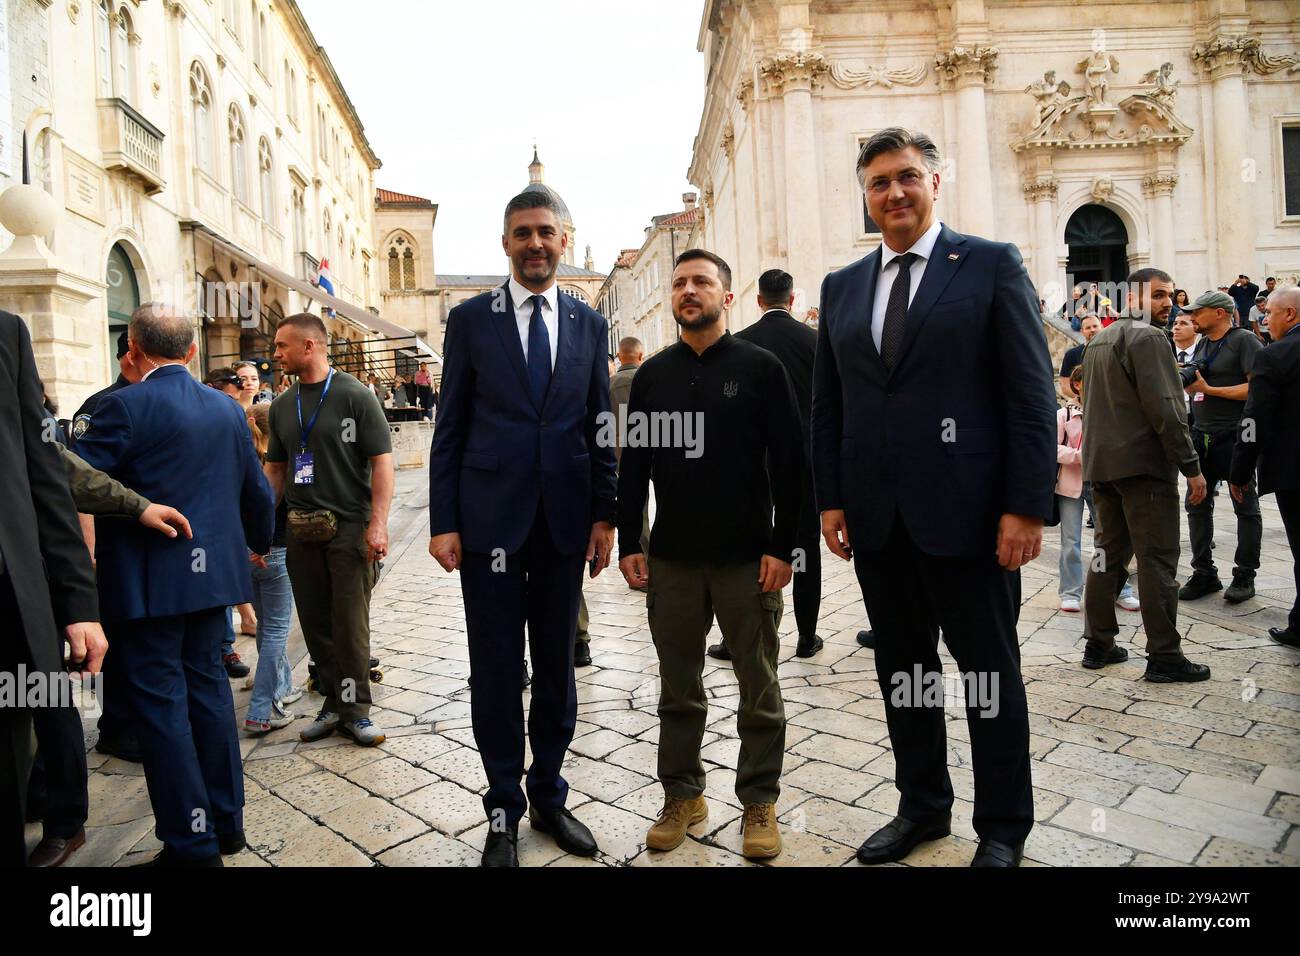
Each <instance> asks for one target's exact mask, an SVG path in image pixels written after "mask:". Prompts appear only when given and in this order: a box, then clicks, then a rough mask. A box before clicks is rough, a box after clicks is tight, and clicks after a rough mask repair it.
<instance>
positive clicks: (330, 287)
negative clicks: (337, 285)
mask: <svg viewBox="0 0 1300 956" xmlns="http://www.w3.org/2000/svg"><path fill="white" fill-rule="evenodd" d="M316 285H318V286H319V287H320V288H322V289H324V290H325V291H326V292H328V293H329V294H330V295H333V294H334V283H333V282H332V281H331V280H330V261H329V260H328V259H322V260H321V261H320V268H319V269H318V270H317V271H316Z"/></svg>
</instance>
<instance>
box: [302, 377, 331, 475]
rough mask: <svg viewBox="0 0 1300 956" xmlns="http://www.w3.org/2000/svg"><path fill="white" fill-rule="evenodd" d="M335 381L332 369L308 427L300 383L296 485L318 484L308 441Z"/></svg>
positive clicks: (314, 462)
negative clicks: (303, 413)
mask: <svg viewBox="0 0 1300 956" xmlns="http://www.w3.org/2000/svg"><path fill="white" fill-rule="evenodd" d="M333 381H334V369H330V373H329V375H327V376H326V378H325V387H324V388H323V389H322V390H321V393H320V401H319V402H317V403H316V410H315V411H314V412H312V413H311V419H310V420H309V421H308V422H307V424H306V425H304V424H303V423H302V385H301V383H299V385H298V390H297V392H296V393H295V395H294V397H295V399H296V401H297V403H298V435H299V438H298V454H296V455H294V456H293V483H294V484H295V485H313V484H315V483H316V461H315V457H314V456H313V455H312V453H311V452H309V451H308V450H307V439H308V438H309V437H310V436H311V430H312V429H313V428H314V427H315V426H316V417H317V416H318V415H320V410H321V406H322V405H324V404H325V396H326V395H328V394H329V393H330V384H331V383H332V382H333Z"/></svg>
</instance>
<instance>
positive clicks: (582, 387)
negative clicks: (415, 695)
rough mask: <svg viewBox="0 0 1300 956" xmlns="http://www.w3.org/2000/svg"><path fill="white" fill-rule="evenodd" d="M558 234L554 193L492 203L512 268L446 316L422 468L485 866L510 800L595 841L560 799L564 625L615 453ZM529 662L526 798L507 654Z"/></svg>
mask: <svg viewBox="0 0 1300 956" xmlns="http://www.w3.org/2000/svg"><path fill="white" fill-rule="evenodd" d="M566 242H567V238H566V236H565V234H564V230H563V228H562V227H561V225H560V211H559V208H558V206H557V205H556V203H555V200H554V199H552V198H551V197H550V195H549V194H547V193H545V192H542V191H529V192H523V193H520V194H519V195H518V196H516V197H515V198H514V199H512V200H510V202H509V203H508V204H507V206H506V212H505V234H504V235H503V236H502V238H501V244H502V247H503V248H504V249H505V252H506V255H507V256H508V257H509V258H510V263H511V273H512V274H511V277H510V279H509V281H507V282H506V284H505V285H503V286H502V287H501V288H499V289H495V290H493V291H492V292H486V293H484V294H482V295H479V296H476V297H475V298H473V299H470V300H469V301H468V302H464V303H462V304H461V305H459V306H457V307H456V308H454V309H452V311H451V314H450V315H449V316H448V317H447V334H446V337H445V343H446V344H445V349H444V351H445V354H444V356H443V372H442V394H441V402H440V404H439V406H438V420H437V429H436V430H435V431H434V435H433V448H432V451H431V459H430V465H429V516H430V522H429V523H430V535H431V540H430V542H429V552H430V554H432V555H433V557H434V558H435V559H436V560H437V561H438V563H439V564H440V565H442V567H443V568H444V569H445V570H447V571H455V570H459V571H460V572H461V589H462V592H463V594H464V599H465V623H466V630H467V633H468V638H469V659H470V672H471V677H472V679H473V690H472V698H471V717H472V719H473V722H474V739H475V741H476V742H477V744H478V749H479V754H480V756H481V757H482V759H483V768H484V770H485V771H486V773H487V778H488V791H487V794H486V795H485V796H484V798H483V807H484V810H485V811H486V812H487V815H488V818H489V820H490V821H491V824H492V825H491V826H490V827H489V832H488V836H487V842H486V845H485V846H484V849H483V865H484V866H517V865H518V854H517V851H516V846H517V842H518V825H519V820H520V819H521V818H522V817H523V814H524V810H525V807H527V809H528V815H529V820H530V822H531V824H532V827H533V829H534V830H537V831H540V832H542V833H546V834H549V835H550V836H552V837H553V838H554V839H555V842H556V843H557V844H558V845H559V846H560V847H561V848H562V849H564V850H565V851H567V852H569V853H574V854H577V855H580V856H591V855H593V854H595V852H596V849H597V847H596V841H595V840H594V839H593V838H592V835H591V833H590V831H588V830H587V828H586V827H585V826H583V825H582V824H581V823H580V822H578V820H577V819H576V818H574V816H573V815H572V814H571V813H570V812H569V811H568V810H567V809H565V806H564V803H565V800H566V798H567V797H568V792H569V787H568V784H567V783H565V781H564V778H563V777H562V776H560V767H561V765H562V764H563V762H564V754H565V751H566V750H567V749H568V746H569V741H570V740H572V739H573V728H574V724H575V722H576V721H577V711H578V705H577V692H576V689H575V686H574V679H573V643H574V642H573V635H574V633H575V629H576V627H577V622H578V596H579V594H580V593H581V584H582V570H583V567H584V564H586V563H588V562H590V568H591V571H590V573H591V576H592V577H595V576H596V575H597V574H599V573H600V572H601V571H602V570H603V569H604V568H605V567H606V566H607V565H608V564H609V555H610V550H611V549H612V547H613V543H614V526H613V521H614V495H615V488H616V478H615V459H614V449H613V447H612V446H609V445H608V444H607V443H597V441H596V436H597V433H598V432H599V431H601V430H602V424H603V423H604V422H605V421H606V420H607V419H608V417H609V409H610V402H609V368H608V363H607V361H606V356H605V352H606V347H607V342H608V339H609V335H608V330H607V326H606V323H605V320H604V318H602V317H601V316H600V315H599V314H598V313H596V312H594V311H593V310H592V309H590V308H588V307H587V306H586V305H584V304H582V303H581V302H578V301H577V300H576V299H574V298H572V297H570V296H568V295H565V294H564V293H563V292H560V291H559V290H558V288H557V287H556V283H555V274H556V270H557V268H558V266H559V263H560V259H561V256H562V255H563V253H564V249H565V245H566ZM525 625H527V629H528V647H529V651H530V654H531V657H532V661H533V683H532V705H531V707H530V710H529V715H528V740H529V744H530V746H531V748H532V753H533V763H532V766H531V767H530V768H529V769H528V781H527V790H528V796H527V800H526V801H525V797H524V791H523V790H522V789H521V788H520V786H519V779H520V777H521V776H523V772H524V714H523V704H522V702H521V700H520V695H519V661H520V658H521V657H522V656H523V650H524V627H525Z"/></svg>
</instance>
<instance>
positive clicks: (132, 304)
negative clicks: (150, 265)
mask: <svg viewBox="0 0 1300 956" xmlns="http://www.w3.org/2000/svg"><path fill="white" fill-rule="evenodd" d="M104 281H105V282H106V283H107V284H108V292H107V296H106V299H107V305H108V341H109V344H110V347H116V344H117V337H118V335H119V334H120V333H121V332H123V331H124V330H125V329H126V327H127V325H128V324H130V322H131V313H133V312H134V311H135V310H136V309H137V308H139V307H140V282H139V280H138V279H137V278H136V275H135V266H133V265H132V264H131V258H130V256H128V255H127V253H126V250H125V249H124V248H123V247H122V244H121V243H120V242H117V243H114V244H113V248H112V249H110V250H108V264H107V266H106V267H105V269H104Z"/></svg>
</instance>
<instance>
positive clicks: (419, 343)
mask: <svg viewBox="0 0 1300 956" xmlns="http://www.w3.org/2000/svg"><path fill="white" fill-rule="evenodd" d="M191 225H192V226H193V228H194V229H195V231H196V232H202V233H203V236H204V238H206V239H207V240H208V241H210V242H211V243H212V245H213V246H214V247H216V248H218V249H220V250H221V251H222V252H224V253H226V254H227V255H229V256H233V257H234V258H236V259H238V260H239V261H241V262H245V263H247V264H248V265H249V266H251V267H252V268H253V269H256V270H257V271H258V272H260V273H261V274H262V275H264V276H266V277H267V278H268V279H271V280H273V281H275V282H277V283H279V284H280V285H282V286H285V287H286V288H290V289H293V290H294V291H295V292H300V293H302V294H303V295H305V296H307V298H309V299H313V300H315V301H316V302H319V303H320V304H321V305H323V306H325V307H326V308H327V309H333V310H334V312H335V314H337V315H339V316H340V317H342V318H343V319H346V320H347V321H348V322H351V323H352V324H353V325H355V326H357V327H358V328H360V329H361V330H362V331H363V332H365V333H366V334H367V335H382V336H384V337H385V338H390V339H411V340H412V341H413V345H412V346H411V348H412V349H413V350H414V351H416V352H420V353H423V354H424V355H426V356H428V357H429V358H430V359H432V360H433V361H435V362H437V363H438V364H439V365H441V364H442V356H441V355H439V354H438V353H437V352H435V351H434V350H433V349H432V348H431V347H430V346H429V344H428V343H427V342H425V341H424V340H423V339H421V338H420V337H419V336H418V335H416V334H415V333H414V332H412V331H411V330H410V329H407V328H403V327H402V326H400V325H397V324H396V323H395V322H389V321H388V320H387V319H384V318H381V317H380V316H378V315H376V314H375V313H373V312H371V311H370V310H369V309H363V308H362V307H361V306H358V305H353V304H352V303H351V302H346V301H344V300H343V299H339V298H335V297H334V296H332V295H330V294H329V293H328V292H325V291H324V290H322V289H321V288H320V287H318V286H314V285H312V284H311V283H310V282H307V281H305V280H303V279H297V278H295V277H293V276H291V275H290V274H289V273H287V272H282V271H281V270H280V269H277V268H276V267H275V266H273V265H270V264H268V263H265V262H263V261H262V260H260V259H258V258H256V257H254V256H251V255H249V254H248V253H247V252H245V251H244V250H243V249H240V248H239V247H238V246H236V245H233V244H231V243H229V242H227V241H226V240H225V239H222V238H221V237H220V236H218V235H216V234H215V233H213V232H212V231H211V230H209V229H208V228H206V227H205V226H203V225H201V224H199V223H191Z"/></svg>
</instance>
